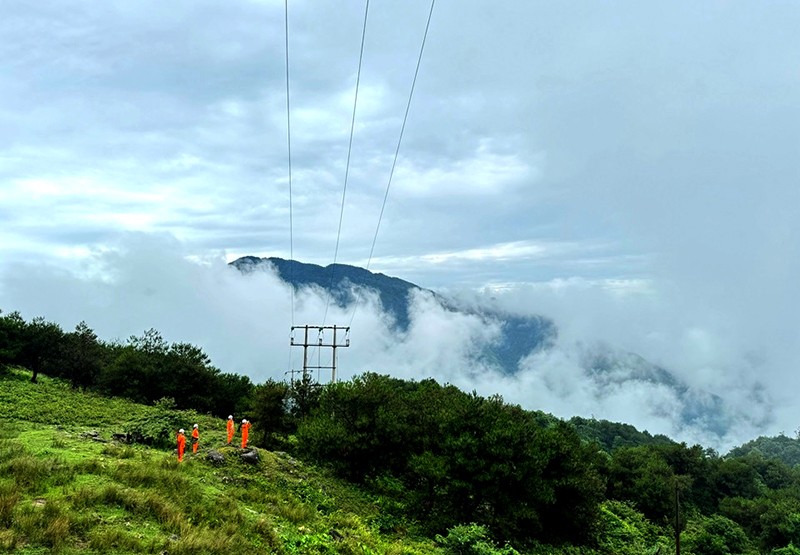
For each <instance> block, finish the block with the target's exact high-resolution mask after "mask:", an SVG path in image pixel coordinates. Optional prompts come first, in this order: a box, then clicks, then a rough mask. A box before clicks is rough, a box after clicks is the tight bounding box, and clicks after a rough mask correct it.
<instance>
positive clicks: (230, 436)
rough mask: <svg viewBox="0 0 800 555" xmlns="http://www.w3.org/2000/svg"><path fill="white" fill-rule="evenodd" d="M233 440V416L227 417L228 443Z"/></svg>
mask: <svg viewBox="0 0 800 555" xmlns="http://www.w3.org/2000/svg"><path fill="white" fill-rule="evenodd" d="M231 441H233V418H228V444H230V442H231Z"/></svg>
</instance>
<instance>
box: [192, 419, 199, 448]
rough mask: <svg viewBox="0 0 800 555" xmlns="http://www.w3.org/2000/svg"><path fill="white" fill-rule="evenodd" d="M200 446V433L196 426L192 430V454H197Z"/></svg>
mask: <svg viewBox="0 0 800 555" xmlns="http://www.w3.org/2000/svg"><path fill="white" fill-rule="evenodd" d="M199 445H200V431H199V430H198V429H197V424H195V425H194V429H193V430H192V453H197V447H198V446H199Z"/></svg>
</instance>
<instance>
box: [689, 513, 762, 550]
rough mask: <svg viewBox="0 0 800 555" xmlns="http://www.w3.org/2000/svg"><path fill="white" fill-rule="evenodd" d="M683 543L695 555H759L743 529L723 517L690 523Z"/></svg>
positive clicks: (695, 520) (705, 518)
mask: <svg viewBox="0 0 800 555" xmlns="http://www.w3.org/2000/svg"><path fill="white" fill-rule="evenodd" d="M682 543H683V544H684V545H685V546H686V549H687V550H688V551H689V552H690V553H693V554H694V555H731V554H741V555H748V554H752V555H757V553H758V551H757V550H756V549H755V548H754V547H753V545H752V543H751V542H750V540H749V539H748V537H747V535H746V534H745V532H744V530H742V527H741V526H739V525H738V524H736V523H735V522H733V521H732V520H730V519H728V518H725V517H724V516H721V515H714V516H711V517H698V518H695V519H692V520H690V521H689V523H688V525H687V527H686V530H685V531H684V533H683V536H682Z"/></svg>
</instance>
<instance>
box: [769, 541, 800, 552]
mask: <svg viewBox="0 0 800 555" xmlns="http://www.w3.org/2000/svg"><path fill="white" fill-rule="evenodd" d="M769 555H800V548H797V547H795V546H794V544H793V543H790V544H789V545H787V546H786V547H779V548H778V549H773V550H772V551H770V552H769Z"/></svg>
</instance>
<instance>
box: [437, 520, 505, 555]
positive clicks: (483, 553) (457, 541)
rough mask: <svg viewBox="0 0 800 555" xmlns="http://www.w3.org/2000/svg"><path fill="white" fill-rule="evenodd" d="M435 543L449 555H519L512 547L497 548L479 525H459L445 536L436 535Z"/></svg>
mask: <svg viewBox="0 0 800 555" xmlns="http://www.w3.org/2000/svg"><path fill="white" fill-rule="evenodd" d="M436 543H438V544H439V545H441V546H442V547H443V548H444V549H445V551H446V552H447V553H449V554H451V555H519V552H518V551H517V550H516V549H514V548H513V547H511V546H509V545H506V546H504V547H502V548H499V547H497V545H496V544H495V542H494V541H492V539H491V536H490V535H489V531H488V530H487V529H486V527H485V526H481V525H479V524H475V523H472V524H459V525H458V526H453V527H452V528H450V529H449V530H448V531H447V536H441V535H438V534H437V535H436Z"/></svg>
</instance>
